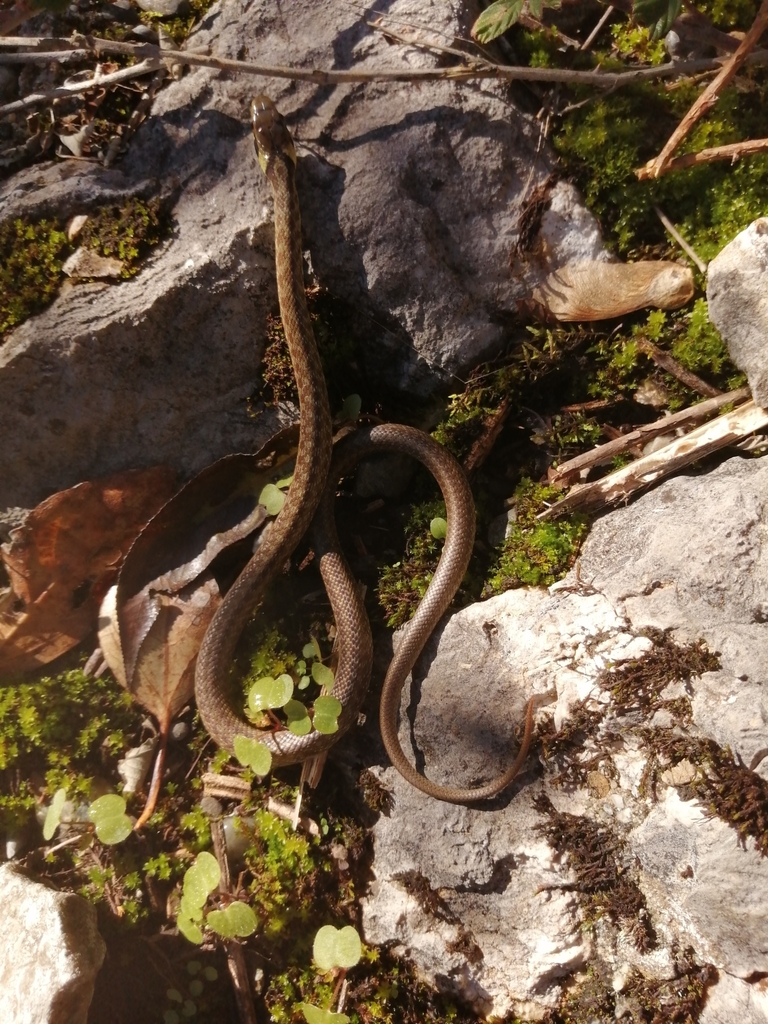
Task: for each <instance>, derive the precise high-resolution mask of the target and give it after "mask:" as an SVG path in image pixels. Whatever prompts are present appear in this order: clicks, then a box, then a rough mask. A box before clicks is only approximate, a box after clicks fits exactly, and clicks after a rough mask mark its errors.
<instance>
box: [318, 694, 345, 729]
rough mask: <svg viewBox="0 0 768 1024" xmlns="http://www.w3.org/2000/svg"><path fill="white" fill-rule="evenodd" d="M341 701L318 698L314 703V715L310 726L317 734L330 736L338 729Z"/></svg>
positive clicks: (330, 698) (332, 698)
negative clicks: (312, 726)
mask: <svg viewBox="0 0 768 1024" xmlns="http://www.w3.org/2000/svg"><path fill="white" fill-rule="evenodd" d="M340 714H341V701H340V700H337V699H336V698H335V697H318V698H317V700H316V701H315V714H314V717H313V719H312V724H313V725H314V727H315V729H317V731H318V732H321V733H323V735H325V736H330V735H331V734H332V733H334V732H338V729H339V715H340Z"/></svg>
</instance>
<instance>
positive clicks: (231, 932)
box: [205, 901, 258, 939]
mask: <svg viewBox="0 0 768 1024" xmlns="http://www.w3.org/2000/svg"><path fill="white" fill-rule="evenodd" d="M205 923H206V924H207V925H208V927H209V928H211V929H212V930H213V931H214V932H216V934H217V935H221V936H222V937H223V938H225V939H233V938H234V937H235V936H239V937H241V938H244V937H245V936H246V935H252V934H253V933H254V932H255V931H256V926H257V924H258V922H257V920H256V915H255V914H254V912H253V911H252V910H251V908H250V907H249V906H248V905H247V903H240V902H239V901H238V902H237V903H230V905H229V906H228V907H227V908H226V910H212V911H211V912H210V914H209V915H208V917H207V918H206V919H205Z"/></svg>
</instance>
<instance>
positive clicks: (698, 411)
mask: <svg viewBox="0 0 768 1024" xmlns="http://www.w3.org/2000/svg"><path fill="white" fill-rule="evenodd" d="M749 393H750V392H749V388H748V387H743V388H738V389H737V390H736V391H729V392H728V393H727V394H725V395H718V396H717V398H710V399H709V400H708V401H706V402H699V403H698V405H692V406H690V407H689V408H688V409H681V410H680V412H675V413H672V415H671V416H662V418H661V419H659V420H655V421H654V422H653V423H644V424H643V425H642V426H640V427H636V428H635V429H634V430H631V431H630V432H629V433H627V434H621V435H620V436H619V437H616V438H614V439H613V440H611V441H607V442H606V443H605V444H601V445H598V446H597V447H596V448H593V449H592V450H591V451H588V452H582V453H581V455H576V456H575V457H574V458H572V459H569V460H568V461H567V462H563V463H562V464H561V465H560V466H558V467H557V469H555V470H552V471H551V472H550V477H549V482H550V483H551V484H553V485H554V486H555V487H560V486H564V485H565V486H567V485H568V484H569V483H570V482H571V481H572V480H575V478H576V477H577V476H578V475H579V474H580V473H582V472H583V471H584V470H585V469H591V468H592V467H593V466H603V465H605V463H607V462H610V461H611V459H614V458H615V457H616V456H617V455H622V454H623V453H624V452H626V451H629V450H630V449H631V448H636V447H637V446H638V445H644V444H647V443H648V442H649V441H651V440H652V439H653V438H654V437H659V436H660V435H662V434H667V433H669V431H670V430H679V429H681V428H687V427H691V426H693V425H694V424H697V423H701V421H702V420H706V419H708V418H709V417H710V416H713V415H714V414H715V413H716V412H717V411H718V410H719V409H722V407H723V406H724V405H730V404H733V405H739V404H740V403H742V402H745V401H746V400H747V399H748V398H749Z"/></svg>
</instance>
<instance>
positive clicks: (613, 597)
mask: <svg viewBox="0 0 768 1024" xmlns="http://www.w3.org/2000/svg"><path fill="white" fill-rule="evenodd" d="M767 488H768V461H766V460H756V461H752V460H747V459H741V458H734V459H731V460H729V461H727V462H725V463H724V464H723V465H721V466H720V467H719V468H717V469H715V470H714V471H712V472H710V473H708V474H706V475H703V476H699V477H697V476H681V477H678V478H676V479H673V480H670V481H668V482H666V483H664V484H662V485H661V486H659V487H658V488H656V489H655V490H653V491H652V492H650V493H648V494H647V495H645V496H644V497H642V498H640V499H639V500H638V501H637V502H635V503H634V504H633V505H632V506H630V507H628V508H625V509H622V510H619V511H616V512H613V513H611V514H609V515H606V516H605V517H604V518H602V519H601V520H599V521H598V522H597V523H596V524H595V525H594V527H593V529H592V532H591V534H590V537H589V539H588V541H587V543H586V545H585V547H584V550H583V553H582V556H581V558H580V562H579V566H578V571H574V572H572V573H571V574H570V576H569V577H568V579H566V580H564V581H563V582H562V583H560V584H557V585H556V586H555V587H554V588H552V591H551V592H550V593H547V592H544V591H538V590H517V591H511V592H509V593H507V594H504V595H502V596H500V597H497V598H494V599H492V600H490V601H486V602H484V603H482V604H479V605H474V606H472V607H470V608H467V609H465V610H464V611H462V612H460V613H458V614H456V615H454V616H453V617H452V618H451V619H450V620H449V621H448V622H447V624H446V625H445V627H444V629H443V631H442V634H441V635H440V636H439V638H438V639H437V640H435V641H433V644H432V647H431V649H430V650H429V651H428V652H427V653H426V655H425V658H424V660H423V662H422V664H421V666H419V667H418V668H417V673H416V679H415V685H414V690H413V700H412V702H411V698H410V697H405V698H404V707H403V715H402V726H401V739H402V742H403V744H404V747H405V749H406V750H409V751H411V753H413V752H414V751H415V752H417V756H418V760H417V763H419V764H421V765H422V766H423V768H424V770H425V771H426V773H427V774H428V775H429V776H430V777H431V778H434V779H435V780H436V781H447V780H449V779H450V781H451V782H452V783H453V784H455V785H462V784H464V785H466V784H471V783H473V782H479V781H483V780H486V779H488V778H490V777H492V776H493V775H495V774H496V773H497V772H498V771H499V770H500V768H501V767H502V766H503V765H505V764H507V763H508V762H509V759H510V757H512V756H514V749H515V744H514V742H512V741H511V736H512V734H513V732H514V727H515V723H516V722H519V721H520V716H521V713H522V709H523V707H524V704H525V702H526V700H527V699H528V697H529V696H531V695H532V694H535V693H544V692H545V691H547V690H548V689H549V688H550V687H552V686H554V687H555V688H556V690H557V700H556V703H553V704H552V705H551V706H550V707H549V708H546V707H545V708H544V709H542V710H541V711H540V712H539V714H538V718H539V720H540V721H541V723H542V728H544V729H545V734H546V735H547V736H549V737H550V739H549V740H548V742H549V743H550V744H552V742H553V741H552V738H551V737H552V731H553V728H552V726H550V727H549V728H548V729H547V728H546V722H545V720H546V718H547V716H548V715H553V716H554V726H555V727H556V728H557V729H558V730H561V731H562V730H564V729H568V728H569V727H573V723H574V720H575V716H577V715H578V716H581V717H580V719H579V721H580V722H581V725H580V730H581V733H580V732H578V731H577V733H576V734H575V735H576V738H577V740H574V745H573V746H572V747H571V748H568V747H567V746H566V747H561V748H560V752H559V753H557V748H555V747H553V746H550V747H549V750H550V753H549V757H548V758H547V757H545V756H544V754H543V752H542V747H541V746H538V747H537V748H536V755H537V756H533V757H531V758H530V759H529V762H528V765H527V768H526V770H525V772H524V773H523V774H522V775H521V776H520V777H519V778H518V780H517V781H516V782H515V783H514V784H513V786H512V788H511V791H510V792H508V793H507V794H504V795H502V796H501V797H499V798H497V799H496V800H495V801H493V802H492V803H490V804H489V805H486V806H482V807H477V808H463V807H455V806H451V805H448V804H442V803H438V802H436V801H434V800H430V799H428V798H426V797H424V796H423V795H422V794H421V793H418V792H416V791H415V790H413V789H412V788H411V787H410V786H408V785H407V784H406V783H404V782H403V781H402V780H401V779H400V777H399V776H398V775H397V773H396V772H394V770H392V769H387V770H386V771H382V772H380V777H381V779H382V781H383V782H384V783H385V784H386V786H387V787H389V788H390V789H391V790H392V792H393V795H394V807H393V810H392V812H391V814H390V816H382V817H381V818H380V819H379V821H378V823H377V825H376V827H375V865H374V866H375V876H376V877H375V882H374V884H373V888H372V891H371V894H370V896H369V897H368V898H367V900H366V901H365V909H364V931H365V937H366V939H367V940H368V941H371V942H374V943H377V942H391V941H392V940H393V938H394V939H395V942H396V946H397V948H398V949H399V950H400V951H402V952H404V953H406V954H407V955H408V956H409V957H411V958H412V959H413V960H414V961H415V962H416V964H417V965H418V966H419V968H420V970H421V971H422V972H423V973H424V974H425V976H426V977H427V978H428V979H429V980H430V981H431V982H433V983H435V984H437V985H439V986H442V987H444V988H447V989H448V990H451V991H454V992H456V993H458V994H460V995H461V996H462V998H464V999H467V1000H468V1001H470V1002H471V1003H472V1004H473V1006H474V1007H475V1008H476V1009H477V1010H478V1011H481V1012H483V1013H486V1014H497V1015H503V1014H505V1013H509V1012H513V1013H516V1014H518V1015H519V1016H521V1017H522V1018H524V1019H531V1020H533V1019H537V1018H538V1017H540V1016H541V1015H542V1013H543V1011H544V1009H545V1008H546V1007H552V1006H554V1005H556V1004H557V1002H558V1000H560V999H561V998H562V996H563V993H564V992H565V991H566V988H567V987H568V986H572V985H574V984H575V985H577V986H578V985H579V984H581V983H583V982H584V981H585V979H586V978H587V977H588V976H589V977H592V978H594V977H606V978H607V979H608V981H607V983H606V984H607V986H608V988H609V989H610V991H611V993H612V995H611V998H612V999H615V1003H616V1013H617V1015H620V1010H621V1005H622V1000H624V1001H625V1002H626V1001H629V1003H631V1001H632V999H633V998H634V995H633V992H634V989H635V988H636V986H637V983H638V982H637V979H638V978H644V979H646V981H647V980H648V979H652V980H655V981H657V982H659V983H663V982H664V980H669V979H674V978H675V977H677V976H678V975H680V974H681V972H682V970H683V969H682V967H681V962H680V957H681V951H684V950H687V951H688V954H687V956H688V957H689V966H690V964H691V963H693V964H695V970H696V971H706V970H707V969H708V968H714V969H715V970H713V971H712V972H711V978H710V982H711V987H710V989H709V994H708V998H707V1002H706V1006H705V1009H704V1011H703V1012H702V1016H701V1021H703V1022H706V1024H714V1022H722V1024H725V1022H733V1024H737V1022H738V1024H741V1022H745V1021H748V1022H750V1024H753V1022H754V1024H757V1022H761V1024H762V1022H765V1021H768V998H767V997H766V986H765V983H764V981H762V980H761V979H762V978H764V977H765V974H766V971H768V952H767V951H768V858H764V857H762V856H761V855H760V853H759V851H758V850H757V849H756V846H755V841H754V839H752V838H747V839H746V841H745V842H744V843H741V842H740V841H739V837H738V835H737V833H736V831H735V830H734V828H732V827H731V825H729V824H728V823H726V822H725V821H723V820H721V819H720V818H719V817H717V816H713V815H712V814H711V813H710V809H709V808H706V807H703V806H702V805H701V804H700V803H699V802H698V801H697V800H696V799H695V797H693V796H692V792H691V790H690V788H689V786H690V783H691V782H692V780H693V779H694V778H695V777H696V775H697V771H701V770H702V769H701V765H698V767H697V766H696V765H693V764H690V763H688V762H686V761H681V762H680V763H679V764H677V765H676V766H675V767H670V768H667V770H666V771H662V770H661V769H663V768H664V764H663V763H661V764H660V768H659V770H658V772H657V774H656V775H655V779H656V782H655V799H654V795H653V787H648V786H645V787H642V786H641V781H642V780H643V773H644V771H645V770H646V769H647V768H648V767H649V758H650V756H651V746H652V741H653V736H654V735H655V736H657V737H661V736H669V735H675V736H681V737H684V736H690V737H691V738H692V740H696V741H703V740H704V739H705V738H710V739H712V740H714V741H716V743H718V744H719V745H720V746H721V747H729V748H730V750H731V751H732V752H733V755H735V757H736V758H739V759H741V761H742V762H743V763H745V764H749V762H750V760H751V758H752V757H753V755H754V754H755V753H756V752H757V751H758V750H759V749H760V748H762V747H765V746H766V744H767V743H768V676H767V675H766V669H765V665H766V663H767V661H768V658H767V655H768V651H767V650H766V643H768V640H767V639H766V633H765V625H764V623H765V602H766V600H768V573H766V566H765V564H764V563H765V557H766V556H765V553H764V544H763V542H762V538H763V536H764V535H765V530H766V528H768V508H767V507H766V497H765V496H766V494H768V489H767ZM649 627H650V628H651V629H653V628H655V629H657V630H659V631H662V630H669V631H670V632H669V634H668V635H669V637H671V638H672V639H673V640H674V642H675V644H676V645H678V646H683V647H684V646H685V645H686V644H691V643H694V642H696V641H698V640H702V639H703V640H704V641H705V642H706V646H707V648H708V650H709V651H710V652H720V654H719V664H720V667H719V668H718V669H712V670H710V671H705V672H703V674H701V675H700V676H699V677H696V676H694V677H693V678H691V679H689V680H686V681H683V682H676V683H670V684H669V685H667V686H666V688H665V689H664V690H663V698H664V699H670V700H672V699H678V700H679V699H680V698H687V699H688V701H689V702H690V703H689V704H688V705H687V706H688V707H689V709H690V712H691V715H692V720H691V721H690V724H688V725H686V723H685V713H684V711H683V707H684V705H683V704H680V703H677V704H674V705H666V706H665V705H663V704H661V705H660V704H658V703H657V704H656V705H653V706H651V708H650V710H646V711H645V712H644V711H643V705H642V703H637V704H636V705H634V706H632V705H631V701H630V704H629V705H628V704H627V700H626V698H625V699H624V701H623V702H622V701H620V700H619V698H618V696H616V694H615V693H614V694H613V696H612V687H613V685H614V684H615V681H616V679H617V678H618V677H617V676H616V675H615V672H616V671H618V670H619V669H621V667H622V666H623V665H624V666H626V665H629V664H631V663H632V662H634V661H637V660H638V659H642V657H643V656H644V655H647V656H650V655H652V654H653V652H654V651H655V650H656V645H657V644H658V643H659V642H661V641H660V640H659V639H658V638H659V637H661V636H662V634H661V633H656V634H654V633H652V632H651V634H650V635H642V632H641V631H643V630H646V632H647V631H648V629H649ZM607 669H613V674H612V675H609V676H607V677H606V676H605V675H604V673H605V671H606V670H607ZM638 700H639V698H638ZM581 701H586V702H587V703H586V705H580V704H579V702H581ZM585 709H586V711H587V712H589V714H590V715H591V717H589V716H588V717H587V718H584V711H585ZM673 709H674V710H673ZM672 727H677V728H676V729H674V730H673V732H672V733H670V732H669V730H670V729H672ZM653 729H656V730H665V729H666V730H667V732H666V733H664V732H661V731H660V732H657V733H651V732H649V731H648V730H653ZM561 735H562V732H561ZM569 749H570V753H564V751H566V752H567V751H568V750H569ZM692 749H693V748H692ZM661 760H662V762H663V757H662V758H661ZM579 764H581V765H583V768H582V769H579V768H578V765H579ZM569 765H570V768H569ZM757 772H758V773H759V774H760V775H761V777H762V778H763V779H768V764H766V762H765V761H764V762H763V763H762V764H761V765H760V766H759V767H758V769H757ZM558 775H561V776H562V777H561V779H560V784H559V785H556V777H557V776H558ZM542 796H546V797H548V798H549V799H550V800H551V802H552V804H553V805H554V809H556V811H557V812H565V813H567V814H570V815H577V816H580V818H581V819H582V820H583V821H584V822H586V823H589V824H590V826H593V827H594V828H595V829H597V830H598V831H597V833H596V834H597V835H598V836H599V841H598V847H597V848H598V850H599V851H601V855H603V854H604V855H605V857H607V858H609V859H610V857H614V858H615V861H616V866H617V871H616V878H617V879H619V878H622V879H625V880H628V881H629V882H630V883H631V884H632V885H635V884H636V885H637V887H638V889H637V890H632V891H636V892H639V894H640V896H639V897H638V899H639V902H637V903H636V904H635V905H634V909H633V910H632V912H631V913H630V914H629V915H628V916H626V917H622V915H621V914H620V913H614V914H610V913H603V915H602V916H601V915H600V912H599V911H598V912H597V921H596V923H594V924H593V925H592V926H591V927H585V919H586V918H587V917H591V918H592V919H594V916H595V914H594V912H593V913H592V914H591V915H590V914H589V913H588V910H587V907H586V904H585V898H584V897H582V898H580V896H579V891H580V890H581V891H582V892H583V891H584V889H585V885H586V883H585V881H584V875H583V874H580V873H579V868H578V864H577V862H576V860H574V856H573V855H572V854H569V853H567V852H563V851H560V852H556V851H555V849H553V847H552V845H550V841H548V837H547V836H545V835H544V834H542V832H541V831H540V828H541V826H542V825H544V826H547V823H548V822H549V820H550V819H549V817H548V815H547V813H546V811H545V809H544V805H543V804H541V802H538V803H537V804H536V806H534V800H535V799H536V798H541V797H542ZM416 822H417V823H418V825H415V824H414V823H416ZM587 834H590V833H587ZM582 846H588V841H587V840H583V841H582ZM617 884H618V882H617ZM587 889H588V886H587ZM606 893H608V894H610V887H609V888H608V889H607V890H605V892H602V891H601V897H600V899H599V900H598V906H603V905H605V904H606V903H607V901H608V896H607V895H606ZM643 935H644V936H645V938H643ZM588 970H589V974H588V973H587V971H588ZM678 987H679V988H680V989H681V990H682V989H683V988H684V987H685V985H681V986H678Z"/></svg>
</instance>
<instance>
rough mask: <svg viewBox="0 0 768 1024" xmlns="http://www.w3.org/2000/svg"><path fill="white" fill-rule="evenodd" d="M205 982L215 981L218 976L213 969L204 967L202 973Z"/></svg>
mask: <svg viewBox="0 0 768 1024" xmlns="http://www.w3.org/2000/svg"><path fill="white" fill-rule="evenodd" d="M203 974H204V976H205V980H206V981H216V979H217V978H218V976H219V972H218V971H217V970H216V968H215V967H206V968H205V970H204V971H203Z"/></svg>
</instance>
